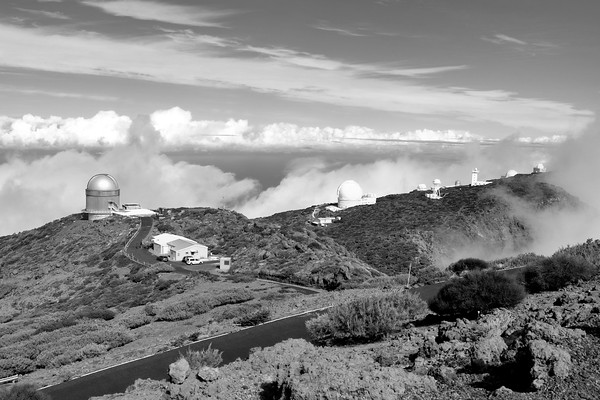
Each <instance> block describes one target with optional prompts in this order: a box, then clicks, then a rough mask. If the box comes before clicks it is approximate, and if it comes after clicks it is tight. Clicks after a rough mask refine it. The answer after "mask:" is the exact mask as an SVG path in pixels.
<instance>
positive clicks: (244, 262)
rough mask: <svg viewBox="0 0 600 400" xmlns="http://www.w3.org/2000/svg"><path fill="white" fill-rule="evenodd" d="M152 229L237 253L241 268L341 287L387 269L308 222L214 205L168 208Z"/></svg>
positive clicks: (236, 263) (219, 251)
mask: <svg viewBox="0 0 600 400" xmlns="http://www.w3.org/2000/svg"><path fill="white" fill-rule="evenodd" d="M161 211H162V213H163V214H164V215H165V218H164V219H162V220H161V221H160V222H158V223H157V224H156V226H155V229H154V231H153V232H152V233H151V234H156V233H161V232H170V233H176V234H180V235H184V236H186V237H189V238H191V239H194V240H196V241H198V242H200V243H203V244H205V245H207V246H208V247H209V250H210V251H212V252H213V253H215V254H223V255H228V256H232V257H233V259H234V269H235V271H236V272H242V273H244V272H245V273H248V272H249V273H255V274H259V275H260V276H263V277H268V278H274V279H279V280H284V281H287V282H294V283H300V284H304V285H315V286H320V287H324V288H336V287H338V286H339V285H340V284H341V283H343V282H347V281H363V280H366V279H369V278H372V277H375V276H379V275H382V274H381V273H380V272H378V271H377V270H375V269H374V268H372V267H370V266H369V265H368V264H367V263H366V262H365V261H362V260H360V259H358V258H357V257H356V256H355V255H354V254H353V253H351V252H349V251H348V250H347V249H346V248H345V247H344V246H343V245H341V244H340V243H338V242H336V241H335V240H333V239H332V238H329V237H327V236H319V235H317V231H316V230H315V229H314V228H313V227H312V226H310V225H308V224H296V225H294V226H292V227H290V226H285V225H280V224H277V223H271V222H268V221H264V220H249V219H248V218H246V217H245V216H243V215H242V214H239V213H236V212H233V211H227V210H221V209H218V210H217V209H211V208H194V209H165V210H161Z"/></svg>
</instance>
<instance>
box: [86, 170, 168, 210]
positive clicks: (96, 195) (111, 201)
mask: <svg viewBox="0 0 600 400" xmlns="http://www.w3.org/2000/svg"><path fill="white" fill-rule="evenodd" d="M83 214H84V217H85V219H87V220H89V221H97V220H99V219H103V218H106V217H109V216H111V215H113V214H117V215H123V216H126V217H144V216H151V215H154V214H156V213H155V212H154V211H152V210H147V209H144V208H141V207H140V205H139V204H138V203H126V204H123V206H121V189H119V184H118V183H117V180H116V179H115V178H114V177H113V176H112V175H109V174H97V175H94V176H92V177H91V178H90V180H89V181H88V184H87V187H86V189H85V209H84V210H83Z"/></svg>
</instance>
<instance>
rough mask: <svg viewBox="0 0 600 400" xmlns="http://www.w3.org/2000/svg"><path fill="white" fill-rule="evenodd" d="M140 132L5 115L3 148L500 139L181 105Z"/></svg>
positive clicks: (321, 146) (332, 146) (123, 124)
mask: <svg viewBox="0 0 600 400" xmlns="http://www.w3.org/2000/svg"><path fill="white" fill-rule="evenodd" d="M149 121H150V122H149V125H148V126H147V127H145V128H144V131H143V132H140V128H139V127H138V128H136V127H135V126H132V119H131V118H130V117H128V116H124V115H118V114H117V113H116V112H114V111H100V112H98V113H97V114H96V115H95V116H93V117H91V118H83V117H78V118H63V117H59V116H51V117H47V118H44V117H40V116H34V115H30V114H28V115H25V116H23V117H21V118H13V117H7V116H0V146H1V147H4V148H13V149H32V148H35V149H67V148H112V147H115V146H119V145H127V144H132V143H137V142H139V141H140V135H141V136H142V137H143V140H146V141H148V140H150V139H151V140H152V143H153V144H154V145H155V147H156V148H157V149H158V150H162V151H179V150H206V149H210V150H232V149H237V150H244V151H263V150H286V151H288V150H297V151H302V149H303V148H308V149H312V150H315V149H317V150H343V149H345V150H351V149H358V148H360V149H363V150H369V151H376V150H378V149H380V150H385V149H389V148H390V146H406V145H407V144H411V143H412V144H418V143H424V142H426V143H432V142H433V143H451V144H469V143H486V144H490V143H497V142H500V139H499V138H497V139H493V138H486V137H484V136H482V135H478V134H474V133H471V132H467V131H460V130H451V129H450V130H431V129H419V130H414V131H407V132H382V131H376V130H374V129H371V128H368V127H364V126H347V127H344V128H336V127H327V126H326V127H311V126H299V125H296V124H290V123H283V122H280V123H272V124H268V125H264V126H252V125H251V124H250V123H249V121H247V120H243V119H238V120H235V119H230V120H227V121H213V120H195V119H194V118H193V116H192V114H191V112H189V111H186V110H183V109H181V108H179V107H173V108H171V109H167V110H158V111H155V112H154V113H152V114H151V115H150V118H149ZM565 138H566V137H565V136H564V135H554V136H540V137H529V136H518V135H515V136H511V137H509V138H506V139H503V140H504V141H511V142H515V143H524V144H547V145H549V144H556V143H560V142H562V141H564V139H565Z"/></svg>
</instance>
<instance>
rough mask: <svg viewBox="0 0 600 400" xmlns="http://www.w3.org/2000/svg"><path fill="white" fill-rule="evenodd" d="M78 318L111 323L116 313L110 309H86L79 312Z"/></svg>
mask: <svg viewBox="0 0 600 400" xmlns="http://www.w3.org/2000/svg"><path fill="white" fill-rule="evenodd" d="M76 317H77V318H89V319H103V320H105V321H110V320H111V319H113V318H114V317H115V312H114V311H112V310H109V309H108V308H93V307H85V308H84V309H82V310H79V311H77V313H76Z"/></svg>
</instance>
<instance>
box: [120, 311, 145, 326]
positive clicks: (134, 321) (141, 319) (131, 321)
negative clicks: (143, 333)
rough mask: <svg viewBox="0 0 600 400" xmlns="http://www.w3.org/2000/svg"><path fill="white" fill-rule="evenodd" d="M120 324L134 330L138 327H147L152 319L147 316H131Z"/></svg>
mask: <svg viewBox="0 0 600 400" xmlns="http://www.w3.org/2000/svg"><path fill="white" fill-rule="evenodd" d="M121 322H122V324H123V325H125V326H126V327H127V328H129V329H136V328H139V327H140V326H144V325H148V324H149V323H150V322H152V317H151V316H149V315H147V314H141V313H139V314H133V315H129V316H127V317H126V318H124V319H123V320H122V321H121Z"/></svg>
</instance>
